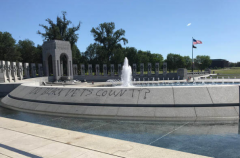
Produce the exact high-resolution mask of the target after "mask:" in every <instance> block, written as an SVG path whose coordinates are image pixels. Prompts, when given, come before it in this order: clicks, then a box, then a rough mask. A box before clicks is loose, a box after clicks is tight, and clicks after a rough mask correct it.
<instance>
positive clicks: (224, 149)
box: [0, 107, 240, 158]
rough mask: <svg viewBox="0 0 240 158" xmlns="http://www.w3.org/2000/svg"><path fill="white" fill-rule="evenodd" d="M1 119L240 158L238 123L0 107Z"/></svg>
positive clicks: (174, 148) (215, 155)
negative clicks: (76, 115) (89, 115)
mask: <svg viewBox="0 0 240 158" xmlns="http://www.w3.org/2000/svg"><path fill="white" fill-rule="evenodd" d="M0 117H6V118H12V119H16V120H21V121H27V122H31V123H36V124H42V125H46V126H52V127H57V128H63V129H68V130H73V131H79V132H85V133H89V134H95V135H100V136H106V137H111V138H116V139H121V140H127V141H131V142H137V143H142V144H147V145H152V146H157V147H163V148H168V149H173V150H178V151H183V152H188V153H194V154H200V155H205V156H211V157H217V158H236V157H240V150H239V149H240V131H239V129H240V126H239V121H238V120H235V121H227V120H226V121H187V120H186V121H177V122H173V121H126V120H96V119H82V118H71V117H59V116H47V115H39V114H31V113H25V112H19V111H15V110H9V109H6V108H2V107H0Z"/></svg>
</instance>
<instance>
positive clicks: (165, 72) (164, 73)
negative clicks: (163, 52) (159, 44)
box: [163, 62, 167, 79]
mask: <svg viewBox="0 0 240 158" xmlns="http://www.w3.org/2000/svg"><path fill="white" fill-rule="evenodd" d="M166 76H167V63H166V62H164V63H163V77H164V78H165V79H166Z"/></svg>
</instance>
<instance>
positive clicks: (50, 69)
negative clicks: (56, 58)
mask: <svg viewBox="0 0 240 158" xmlns="http://www.w3.org/2000/svg"><path fill="white" fill-rule="evenodd" d="M47 70H48V73H47V75H48V76H52V75H53V57H52V55H51V54H49V55H48V57H47Z"/></svg>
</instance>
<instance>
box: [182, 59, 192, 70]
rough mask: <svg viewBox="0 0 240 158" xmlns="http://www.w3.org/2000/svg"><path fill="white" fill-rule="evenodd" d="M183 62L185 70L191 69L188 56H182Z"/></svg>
mask: <svg viewBox="0 0 240 158" xmlns="http://www.w3.org/2000/svg"><path fill="white" fill-rule="evenodd" d="M183 60H184V67H185V68H186V69H191V65H192V59H191V58H190V57H189V56H183Z"/></svg>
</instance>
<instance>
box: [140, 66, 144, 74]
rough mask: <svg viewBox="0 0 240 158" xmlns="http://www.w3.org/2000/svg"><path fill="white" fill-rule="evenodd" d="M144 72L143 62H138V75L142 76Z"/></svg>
mask: <svg viewBox="0 0 240 158" xmlns="http://www.w3.org/2000/svg"><path fill="white" fill-rule="evenodd" d="M143 73H144V63H140V75H141V76H143Z"/></svg>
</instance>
